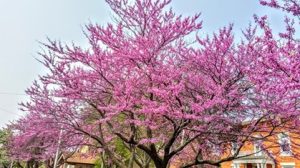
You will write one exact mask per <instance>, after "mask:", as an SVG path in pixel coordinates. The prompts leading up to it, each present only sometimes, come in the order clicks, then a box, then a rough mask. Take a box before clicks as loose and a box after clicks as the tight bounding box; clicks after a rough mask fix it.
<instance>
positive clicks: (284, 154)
mask: <svg viewBox="0 0 300 168" xmlns="http://www.w3.org/2000/svg"><path fill="white" fill-rule="evenodd" d="M283 134H285V135H286V136H287V139H286V141H287V143H288V144H289V147H290V151H288V152H285V151H283V150H282V148H281V144H282V138H283ZM278 143H279V148H280V155H281V156H291V155H292V146H291V140H290V136H289V133H288V132H282V133H279V134H278Z"/></svg>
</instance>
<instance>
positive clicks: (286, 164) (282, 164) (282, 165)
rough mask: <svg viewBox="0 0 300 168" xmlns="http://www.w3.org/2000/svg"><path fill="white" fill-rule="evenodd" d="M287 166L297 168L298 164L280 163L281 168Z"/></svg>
mask: <svg viewBox="0 0 300 168" xmlns="http://www.w3.org/2000/svg"><path fill="white" fill-rule="evenodd" d="M285 166H293V168H295V167H296V164H295V162H287V163H280V167H281V168H286V167H285Z"/></svg>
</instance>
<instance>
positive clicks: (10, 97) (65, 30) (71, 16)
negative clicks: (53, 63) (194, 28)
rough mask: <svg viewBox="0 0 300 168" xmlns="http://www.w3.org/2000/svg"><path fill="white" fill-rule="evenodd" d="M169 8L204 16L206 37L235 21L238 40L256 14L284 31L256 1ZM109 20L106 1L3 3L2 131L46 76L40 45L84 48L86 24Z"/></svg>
mask: <svg viewBox="0 0 300 168" xmlns="http://www.w3.org/2000/svg"><path fill="white" fill-rule="evenodd" d="M171 6H172V8H173V9H174V10H175V11H176V12H177V13H179V14H183V15H192V14H194V13H198V12H201V13H202V19H203V21H204V22H203V23H204V25H203V26H204V28H203V34H205V33H211V32H213V31H216V30H217V29H218V28H220V27H223V26H225V25H228V23H234V24H235V30H236V35H237V36H239V35H240V30H241V29H243V28H245V27H246V26H247V25H248V23H249V22H250V21H252V16H253V14H254V13H256V14H258V15H265V14H268V15H269V16H270V19H271V24H272V26H273V27H274V28H275V29H276V30H279V29H282V28H283V25H282V19H283V16H282V14H280V12H277V11H275V10H273V9H269V8H266V7H262V6H259V3H258V0H173V2H172V4H171ZM111 16H112V14H111V11H110V10H109V8H108V6H107V5H106V4H105V1H104V0H0V58H1V59H0V77H1V78H0V127H2V126H4V125H5V123H8V122H9V121H12V120H14V119H17V118H18V117H19V116H20V115H22V112H20V111H19V110H18V108H19V107H18V103H20V102H21V101H26V99H27V97H26V96H25V95H24V90H25V89H26V88H27V87H29V86H30V85H31V83H32V81H33V80H34V79H36V78H37V76H38V74H41V73H42V72H43V67H42V66H41V65H40V64H39V63H38V62H37V61H36V60H35V58H39V56H38V55H37V54H36V52H37V51H39V49H40V44H39V43H38V41H45V39H46V37H50V38H51V39H55V40H61V41H62V42H71V41H73V42H75V43H76V44H82V45H84V44H85V43H86V41H85V39H84V35H83V33H82V30H83V26H84V25H85V24H86V23H89V22H90V21H91V22H97V23H99V24H105V23H106V22H108V21H110V19H111Z"/></svg>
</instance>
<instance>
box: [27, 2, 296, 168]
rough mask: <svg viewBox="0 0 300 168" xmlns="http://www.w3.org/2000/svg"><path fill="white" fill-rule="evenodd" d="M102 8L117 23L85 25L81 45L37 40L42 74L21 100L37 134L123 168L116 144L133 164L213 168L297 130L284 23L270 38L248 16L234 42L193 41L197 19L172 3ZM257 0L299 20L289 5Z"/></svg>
mask: <svg viewBox="0 0 300 168" xmlns="http://www.w3.org/2000/svg"><path fill="white" fill-rule="evenodd" d="M106 2H107V3H108V4H109V6H110V7H111V9H112V11H113V12H114V14H115V22H114V23H108V24H107V25H106V26H101V25H96V24H90V25H87V26H86V37H87V38H88V41H89V47H88V48H83V47H80V46H77V45H75V44H73V45H63V44H61V43H60V42H57V41H51V40H49V42H48V43H45V44H44V45H45V47H46V48H47V51H46V52H43V53H40V55H41V56H42V59H41V62H42V63H43V64H44V66H45V68H46V69H47V70H48V73H47V74H46V75H41V76H40V77H39V79H38V80H37V81H36V82H34V84H33V85H32V86H31V87H30V88H29V89H28V90H27V91H26V93H27V94H28V95H29V96H30V101H29V102H27V103H23V104H22V106H23V109H24V110H25V111H28V113H29V115H32V117H33V119H32V120H31V121H32V122H34V120H35V119H34V118H35V116H39V117H40V118H42V120H41V123H44V124H42V125H41V126H40V127H39V128H37V131H39V132H43V131H46V132H47V131H49V130H53V132H55V133H56V135H57V132H58V130H63V135H64V134H70V135H71V134H73V135H74V137H73V140H72V142H76V139H78V144H79V142H80V143H81V144H90V145H95V146H97V148H98V149H99V152H104V153H105V155H107V156H108V157H107V158H108V160H109V162H110V163H113V164H114V165H116V166H117V167H124V168H125V167H129V166H128V162H124V158H122V156H121V155H119V154H116V145H115V144H116V141H118V142H120V141H121V142H122V144H123V145H124V146H125V147H126V150H128V151H129V152H130V153H131V160H132V161H133V162H135V164H137V165H139V166H140V167H143V162H142V161H141V160H140V156H139V154H138V152H136V151H142V152H143V153H145V154H146V155H147V156H148V157H149V158H150V161H151V163H153V164H154V165H155V167H157V168H166V167H168V166H169V165H177V166H178V167H193V166H196V165H204V164H207V165H213V166H219V165H220V164H221V163H223V162H226V161H230V160H233V159H236V158H239V157H245V156H240V155H239V152H240V150H241V148H242V147H243V146H244V145H245V144H247V143H249V142H255V141H258V140H259V141H262V140H264V139H268V138H269V137H271V136H274V135H275V134H277V133H278V131H280V130H282V128H284V129H289V130H290V131H292V132H294V133H295V134H296V133H298V132H297V130H296V129H294V128H296V127H297V126H299V117H298V116H299V112H300V111H299V107H300V106H299V94H300V92H299V88H300V85H299V80H300V78H299V77H300V76H299V75H300V67H299V66H300V64H299V63H300V62H299V61H300V53H299V51H300V45H299V41H298V40H297V39H296V37H295V35H294V34H295V29H294V27H293V26H294V22H293V21H292V20H291V19H288V18H287V19H286V20H285V23H286V25H287V26H286V32H283V33H280V36H279V37H277V36H275V35H273V31H272V29H271V27H270V26H269V24H268V22H267V18H266V17H258V16H255V25H256V26H249V27H248V28H247V29H245V31H243V33H244V39H243V40H242V41H240V42H237V40H236V39H235V38H234V36H233V33H232V25H229V26H227V27H224V28H221V29H220V30H219V32H217V33H215V34H213V35H211V36H207V37H201V36H198V35H196V33H197V32H198V31H201V27H202V22H201V21H200V20H199V17H200V15H199V14H197V15H195V16H191V17H183V16H181V15H176V14H175V13H174V12H173V11H172V10H171V9H168V8H167V5H168V4H169V3H170V2H171V0H156V1H154V0H136V1H134V2H129V1H127V0H106ZM290 2H291V3H294V1H290ZM261 3H262V4H263V5H269V6H271V7H278V8H282V9H285V10H287V11H289V12H292V13H293V14H294V15H297V16H299V15H298V14H299V8H297V7H293V8H292V9H290V8H283V7H280V6H279V5H272V3H275V1H272V2H270V3H271V4H270V3H269V2H265V1H261ZM295 3H297V2H296V1H295ZM298 5H299V3H298ZM285 7H286V6H285ZM298 7H299V6H298ZM297 12H298V13H297ZM258 30H259V31H258ZM191 41H192V43H191ZM44 120H47V121H45V122H44ZM48 121H49V123H55V124H51V125H49V124H47V122H48ZM49 127H51V128H49ZM31 130H33V129H31ZM53 132H51V133H53ZM258 133H259V136H257V134H258ZM254 134H255V136H254ZM65 137H72V136H65ZM67 140H68V138H67V139H66V141H67ZM231 143H235V144H236V145H237V148H236V150H235V152H234V153H231V152H228V151H231V146H230V144H231ZM50 144H51V143H50ZM50 144H49V146H50V147H52V146H51V145H50ZM54 147H56V146H55V145H54ZM262 150H265V152H268V151H267V146H264V147H262ZM50 151H51V150H50ZM52 151H53V150H52ZM52 153H53V152H52ZM220 156H222V157H220ZM131 163H132V162H131ZM131 165H132V164H131ZM148 166H149V164H148Z"/></svg>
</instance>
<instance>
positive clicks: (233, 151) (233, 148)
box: [231, 142, 238, 155]
mask: <svg viewBox="0 0 300 168" xmlns="http://www.w3.org/2000/svg"><path fill="white" fill-rule="evenodd" d="M237 150H238V144H237V143H236V142H232V143H231V154H232V155H234V154H235V153H236V152H237Z"/></svg>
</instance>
